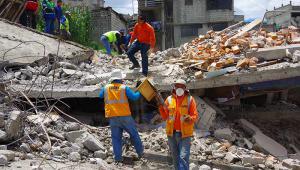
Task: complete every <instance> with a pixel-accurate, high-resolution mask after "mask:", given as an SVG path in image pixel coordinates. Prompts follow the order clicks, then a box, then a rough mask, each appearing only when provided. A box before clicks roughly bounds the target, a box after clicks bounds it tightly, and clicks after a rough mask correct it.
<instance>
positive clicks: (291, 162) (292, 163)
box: [282, 159, 300, 170]
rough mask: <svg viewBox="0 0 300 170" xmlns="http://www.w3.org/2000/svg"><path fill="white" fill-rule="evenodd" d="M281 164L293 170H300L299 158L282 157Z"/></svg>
mask: <svg viewBox="0 0 300 170" xmlns="http://www.w3.org/2000/svg"><path fill="white" fill-rule="evenodd" d="M282 162H283V163H282V165H283V166H286V167H287V168H291V169H293V170H300V160H295V159H284V160H283V161H282Z"/></svg>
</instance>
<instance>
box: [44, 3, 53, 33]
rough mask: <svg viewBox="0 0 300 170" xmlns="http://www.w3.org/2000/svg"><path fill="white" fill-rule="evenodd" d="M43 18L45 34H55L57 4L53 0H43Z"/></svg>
mask: <svg viewBox="0 0 300 170" xmlns="http://www.w3.org/2000/svg"><path fill="white" fill-rule="evenodd" d="M42 6H43V16H44V19H45V23H46V25H45V33H48V34H54V29H55V28H54V21H55V11H54V8H55V3H54V2H53V1H52V0H43V2H42Z"/></svg>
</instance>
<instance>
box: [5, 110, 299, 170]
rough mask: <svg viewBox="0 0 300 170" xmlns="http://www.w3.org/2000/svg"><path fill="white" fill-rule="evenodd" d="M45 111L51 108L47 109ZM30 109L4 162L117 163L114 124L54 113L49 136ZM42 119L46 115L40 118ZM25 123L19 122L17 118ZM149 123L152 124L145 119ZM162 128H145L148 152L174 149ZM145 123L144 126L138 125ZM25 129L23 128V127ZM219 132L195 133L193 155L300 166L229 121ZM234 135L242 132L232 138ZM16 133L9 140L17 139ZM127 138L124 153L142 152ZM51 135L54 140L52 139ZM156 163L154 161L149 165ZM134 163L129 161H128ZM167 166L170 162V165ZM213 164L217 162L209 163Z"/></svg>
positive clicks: (249, 164) (218, 160) (165, 152)
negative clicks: (257, 145)
mask: <svg viewBox="0 0 300 170" xmlns="http://www.w3.org/2000/svg"><path fill="white" fill-rule="evenodd" d="M16 113H18V114H24V112H20V111H17V110H14V111H10V112H6V111H4V114H5V115H10V116H8V117H6V118H5V123H8V124H11V117H14V119H13V120H16V119H15V116H16V115H18V114H16ZM44 114H46V113H44ZM28 117H30V115H27V117H26V116H25V117H24V119H23V120H24V122H23V127H22V129H15V130H16V131H14V133H16V132H18V133H17V134H22V135H23V137H22V136H11V137H12V138H13V140H16V139H19V137H21V138H20V139H19V140H17V141H16V142H15V143H14V144H10V145H8V146H7V147H8V148H9V149H10V150H7V148H6V147H3V150H0V163H2V164H5V165H7V164H9V163H11V162H12V161H14V160H23V159H38V158H43V157H46V158H47V159H48V160H53V161H55V162H68V161H72V162H81V163H84V162H86V163H92V164H101V166H104V167H108V168H116V167H115V166H116V165H114V164H113V153H112V145H111V138H110V133H111V132H110V129H109V128H108V127H100V128H99V129H97V128H95V127H91V126H88V125H85V124H79V123H77V122H68V121H66V120H64V119H63V118H62V117H59V118H57V115H56V116H53V120H52V119H51V115H49V117H48V118H49V119H50V120H49V121H47V123H45V124H44V123H42V124H43V126H45V129H46V131H47V134H48V135H49V138H48V137H47V135H46V134H45V132H44V130H43V128H42V127H41V124H36V123H35V122H34V121H33V120H32V119H28ZM41 122H43V121H41ZM18 123H19V125H20V122H18ZM145 126H147V125H145ZM158 126H159V128H157V129H152V130H149V129H148V130H146V131H145V128H144V131H141V132H140V135H141V139H142V141H143V144H144V147H145V153H146V154H147V153H152V154H163V155H166V156H167V155H169V148H168V144H167V137H166V134H165V131H164V129H163V126H164V125H163V124H158ZM138 127H140V126H138ZM2 130H3V132H6V130H7V133H8V134H9V133H11V132H9V131H8V129H5V128H3V129H2ZM20 131H22V132H20ZM214 132H215V133H214V134H212V135H209V136H205V137H203V136H202V135H198V134H197V133H196V134H195V136H194V137H193V138H192V146H191V160H198V161H202V162H209V163H223V164H226V165H228V166H231V165H237V166H244V167H255V168H258V169H264V167H267V168H271V169H273V168H275V169H276V167H279V166H282V167H287V168H294V167H299V166H300V163H299V161H298V160H295V159H291V158H289V159H284V160H283V161H281V160H280V159H278V158H276V157H274V156H272V155H268V154H264V153H260V152H257V151H255V150H252V149H251V148H248V149H247V145H243V144H241V143H240V142H239V140H242V139H244V137H243V136H241V135H240V134H239V133H238V131H237V130H234V129H233V130H231V129H230V127H227V128H223V129H217V130H215V131H214ZM232 136H237V137H234V138H232ZM12 138H11V140H10V141H13V140H12ZM123 139H124V140H125V143H124V147H123V156H126V157H132V158H136V157H137V155H136V153H135V150H134V148H133V146H132V145H131V142H130V137H129V135H128V134H127V133H125V136H124V137H123ZM49 140H50V141H51V145H50V144H49ZM150 165H151V166H155V162H152V163H150V164H149V166H150ZM124 166H125V167H126V166H129V165H124ZM140 166H147V165H145V163H144V162H140V161H136V162H135V163H134V165H130V166H129V167H132V168H134V167H140ZM166 166H167V165H166ZM208 167H209V166H207V165H206V166H204V165H198V164H195V163H193V164H191V168H192V169H208ZM209 168H211V169H212V168H213V167H209Z"/></svg>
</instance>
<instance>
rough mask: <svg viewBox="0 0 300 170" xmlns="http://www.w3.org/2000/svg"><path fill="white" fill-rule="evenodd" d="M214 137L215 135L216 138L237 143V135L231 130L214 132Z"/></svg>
mask: <svg viewBox="0 0 300 170" xmlns="http://www.w3.org/2000/svg"><path fill="white" fill-rule="evenodd" d="M214 135H215V137H216V138H219V139H226V140H229V141H231V142H233V141H235V139H236V137H235V134H234V133H233V132H232V131H231V130H230V129H229V128H225V129H217V130H216V131H215V132H214Z"/></svg>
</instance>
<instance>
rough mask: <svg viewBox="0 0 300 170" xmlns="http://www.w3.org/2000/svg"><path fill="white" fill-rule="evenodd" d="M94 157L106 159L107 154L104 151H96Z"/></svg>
mask: <svg viewBox="0 0 300 170" xmlns="http://www.w3.org/2000/svg"><path fill="white" fill-rule="evenodd" d="M94 157H95V158H101V159H106V157H107V152H106V151H102V150H99V151H96V152H94Z"/></svg>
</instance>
